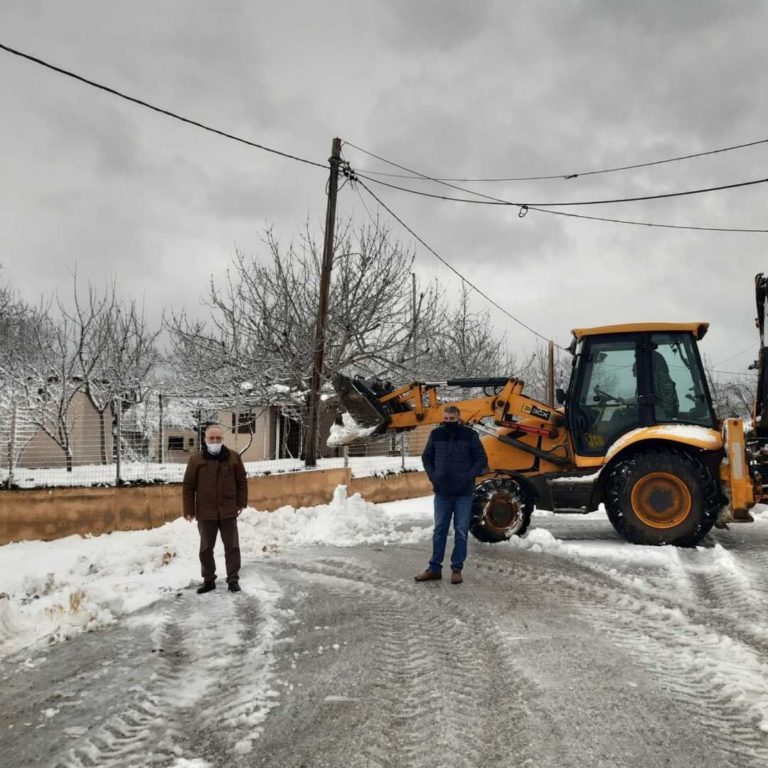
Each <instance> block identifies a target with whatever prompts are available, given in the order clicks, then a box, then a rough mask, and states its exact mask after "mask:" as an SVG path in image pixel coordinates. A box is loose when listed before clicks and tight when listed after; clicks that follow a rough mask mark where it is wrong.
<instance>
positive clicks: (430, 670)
mask: <svg viewBox="0 0 768 768" xmlns="http://www.w3.org/2000/svg"><path fill="white" fill-rule="evenodd" d="M425 503H426V504H427V505H428V503H429V502H428V500H427V501H426V502H424V501H422V502H401V503H399V506H398V504H393V505H386V507H387V509H388V510H389V511H390V512H391V514H390V517H389V521H388V524H387V525H388V527H386V531H385V535H383V536H382V537H380V540H377V538H376V536H375V535H373V533H372V529H366V530H364V531H363V530H362V529H361V530H360V531H358V533H357V534H356V536H357V539H359V540H358V541H356V540H355V539H354V537H352V539H351V540H348V541H346V542H345V543H346V544H347V546H333V545H331V544H329V543H323V535H322V533H319V532H317V531H316V532H315V543H305V542H302V543H301V544H300V545H299V544H297V541H296V540H295V537H293V534H291V533H290V531H289V527H290V526H288V525H287V524H282V525H283V527H282V528H281V529H280V530H281V533H280V534H279V535H276V534H275V533H274V530H272V531H271V533H269V535H268V532H267V531H266V530H264V529H258V528H254V530H253V535H254V537H256V538H258V536H261V537H262V538H264V539H268V538H270V536H271V538H272V543H271V544H270V545H269V546H268V547H267V551H266V552H263V551H262V552H259V553H258V555H257V556H255V557H253V558H251V559H250V560H249V561H248V563H247V565H246V567H245V568H244V572H243V587H244V590H245V591H244V592H243V593H242V594H240V595H231V594H228V593H227V592H225V591H224V590H221V589H219V590H217V591H216V592H214V593H212V594H210V595H205V596H198V595H196V594H195V593H194V591H193V589H191V588H188V587H184V588H174V589H166V591H165V592H164V596H163V597H162V598H161V599H160V600H158V601H157V602H155V603H154V604H151V605H148V606H146V607H143V608H140V609H139V610H135V611H132V612H129V613H126V614H125V615H122V616H121V617H119V618H118V620H117V621H113V622H112V623H109V624H108V625H107V626H105V627H103V628H99V629H98V630H96V631H93V632H87V633H83V634H76V635H75V634H73V635H72V639H70V640H68V641H62V640H61V639H60V634H56V633H51V634H50V635H49V637H50V639H51V643H50V644H46V643H45V642H42V643H41V642H40V641H38V642H36V643H35V644H34V645H31V646H30V645H27V647H25V648H23V649H20V650H16V651H15V652H13V653H10V654H9V655H6V656H5V657H4V658H3V659H2V660H0V680H1V681H2V690H3V696H2V698H0V765H2V766H3V768H22V767H23V768H26V767H27V766H51V768H54V767H55V768H64V767H65V766H66V767H67V768H70V767H74V766H103V767H104V768H118V766H145V765H147V766H148V765H158V766H173V767H174V768H212V767H214V766H280V767H281V768H283V767H284V766H285V767H286V768H287V767H295V768H298V767H299V766H307V767H309V766H318V767H319V766H334V767H336V766H338V767H339V768H341V767H342V766H343V767H346V766H414V767H415V768H419V767H420V766H425V767H426V766H434V765H443V766H451V767H453V766H523V765H529V766H537V767H538V766H553V767H554V766H611V767H616V766H644V767H646V766H673V767H674V766H680V767H682V766H690V765H697V766H700V767H704V766H733V768H735V767H736V766H740V767H751V766H768V620H766V618H765V610H764V606H765V604H766V597H768V519H766V518H765V517H761V518H760V519H758V521H757V522H756V523H755V524H753V525H743V526H740V527H734V528H733V529H732V530H731V531H726V532H716V533H715V534H714V535H712V536H710V537H708V538H707V540H706V541H705V546H703V547H700V548H698V549H695V550H678V549H673V548H661V549H654V548H646V547H633V546H631V545H627V544H625V543H624V542H622V541H620V540H618V539H617V538H616V535H615V534H614V532H613V529H612V528H611V527H610V525H609V524H608V522H607V521H606V520H605V519H604V518H602V517H601V516H599V515H591V516H588V517H583V518H582V517H577V516H562V517H551V516H550V517H547V516H537V517H535V518H534V525H535V528H534V529H533V530H532V531H531V533H530V534H529V536H528V538H527V539H526V540H524V541H516V542H514V543H511V544H505V545H480V544H478V543H476V542H473V543H472V544H471V546H470V557H469V560H468V563H467V568H466V571H465V574H466V581H465V583H464V584H463V585H460V586H452V585H451V584H449V583H448V581H447V580H445V581H443V582H436V583H429V584H415V583H414V582H413V575H414V574H415V573H416V572H417V571H419V570H421V569H422V568H423V566H424V563H425V559H426V554H427V550H428V539H427V537H428V535H429V523H428V507H427V508H425V506H424V505H425ZM339 509H341V507H340V508H339ZM339 509H337V510H336V512H337V519H338V517H340V516H343V512H339ZM348 513H349V515H350V520H351V519H352V517H353V516H354V519H355V520H357V521H358V524H359V519H360V517H361V515H360V510H358V509H356V508H355V507H354V505H351V506H350V507H349V509H348ZM308 514H310V513H308ZM275 520H276V519H275ZM271 524H272V525H276V522H275V521H273V522H272V523H271ZM306 524H307V521H306V519H305V520H304V523H303V525H304V527H306ZM160 530H162V529H160ZM176 530H178V531H182V532H183V530H184V529H182V528H178V529H176V528H169V532H170V533H169V535H176V534H174V533H173V531H176ZM398 532H399V533H398ZM181 535H182V534H179V536H181ZM184 535H186V534H184ZM127 536H135V534H127ZM292 537H293V538H292ZM244 538H246V539H247V535H246V536H245V537H244ZM327 538H328V539H329V540H335V539H336V538H338V534H335V533H332V534H329V536H328V537H327ZM134 540H135V539H134ZM89 541H91V542H98V541H99V540H98V539H94V540H89ZM192 541H193V538H190V539H184V540H183V542H181V544H183V546H184V547H188V546H189V544H190V542H192ZM254 541H255V539H254ZM175 545H176V546H180V542H179V541H176V544H175ZM14 546H17V545H14ZM18 546H27V545H18ZM47 546H49V545H47ZM168 546H170V544H168V543H166V548H167V547H168ZM254 549H255V547H254ZM2 554H3V553H2V552H0V564H2V563H3V561H2ZM11 554H13V553H11ZM190 562H191V561H187V566H189V563H190ZM77 567H78V568H79V567H80V566H79V565H78V566H77ZM142 570H144V568H142ZM62 574H63V571H62ZM192 575H194V574H192ZM59 578H61V579H63V575H61V576H56V577H55V578H54V579H53V581H55V580H56V579H59ZM49 581H51V579H49ZM25 583H27V584H28V581H27V582H25ZM132 583H133V582H132ZM166 587H167V585H166ZM132 588H133V589H134V590H136V589H137V588H136V587H135V586H133V587H132ZM84 591H85V592H87V591H88V590H87V588H86V589H85V590H84ZM41 599H44V598H41ZM83 599H84V600H85V599H86V598H85V597H84V598H83ZM0 604H2V602H1V601H0ZM19 611H20V612H19V613H18V615H16V616H15V619H14V621H17V622H18V621H21V620H23V619H24V618H25V616H24V614H23V611H22V609H21V608H20V609H19ZM9 616H10V614H9ZM6 618H7V617H6ZM11 618H14V617H13V616H11ZM28 619H29V616H27V620H28Z"/></svg>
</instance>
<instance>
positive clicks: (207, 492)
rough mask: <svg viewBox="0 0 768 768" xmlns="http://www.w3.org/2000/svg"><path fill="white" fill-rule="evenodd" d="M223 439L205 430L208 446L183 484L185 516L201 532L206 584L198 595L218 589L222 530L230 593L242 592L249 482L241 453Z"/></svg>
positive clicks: (191, 465) (212, 429) (217, 432)
mask: <svg viewBox="0 0 768 768" xmlns="http://www.w3.org/2000/svg"><path fill="white" fill-rule="evenodd" d="M223 439H224V433H223V432H222V430H221V427H219V426H217V425H216V424H212V425H211V426H209V427H208V428H207V429H206V430H205V443H204V444H203V446H202V449H201V451H200V453H197V454H195V455H194V456H192V458H190V460H189V463H188V464H187V471H186V472H185V473H184V482H183V484H182V495H183V499H184V517H185V518H186V519H187V520H190V521H192V520H195V519H197V529H198V531H200V565H201V566H202V572H203V583H202V585H201V586H200V587H198V590H197V591H198V594H202V593H204V592H210V591H211V590H212V589H216V562H215V560H214V559H213V548H214V546H215V544H216V536H217V534H218V532H219V531H221V541H222V542H223V544H224V559H225V561H226V566H227V584H228V585H229V591H230V592H239V591H240V584H239V577H240V542H239V539H238V536H237V517H238V515H239V514H240V513H241V512H242V511H243V509H244V508H245V507H246V506H247V504H248V483H247V481H246V476H245V467H244V466H243V461H242V459H241V458H240V454H239V453H238V452H237V451H230V450H229V449H228V448H227V447H226V446H225V445H223V443H222V441H223Z"/></svg>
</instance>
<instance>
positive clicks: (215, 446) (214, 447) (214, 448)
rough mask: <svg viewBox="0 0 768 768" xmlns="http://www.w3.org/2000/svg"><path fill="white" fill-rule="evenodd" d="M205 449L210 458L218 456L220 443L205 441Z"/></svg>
mask: <svg viewBox="0 0 768 768" xmlns="http://www.w3.org/2000/svg"><path fill="white" fill-rule="evenodd" d="M205 447H206V448H207V449H208V453H210V454H211V456H218V455H219V454H220V453H221V443H209V442H208V441H207V440H206V441H205Z"/></svg>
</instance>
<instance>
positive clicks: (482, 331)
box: [416, 284, 521, 380]
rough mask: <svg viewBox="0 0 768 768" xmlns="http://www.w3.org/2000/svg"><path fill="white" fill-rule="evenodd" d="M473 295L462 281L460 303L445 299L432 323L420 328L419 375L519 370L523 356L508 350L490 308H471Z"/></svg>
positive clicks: (497, 373)
mask: <svg viewBox="0 0 768 768" xmlns="http://www.w3.org/2000/svg"><path fill="white" fill-rule="evenodd" d="M470 295H471V294H470V288H469V287H468V286H466V285H464V284H463V285H462V289H461V293H460V294H459V298H458V302H457V304H456V305H455V306H453V307H451V306H450V305H449V304H448V303H447V302H446V301H445V300H443V301H442V302H441V306H440V311H439V312H437V313H435V315H434V316H433V322H432V324H431V326H429V327H427V328H425V329H420V335H419V340H420V344H421V345H423V347H424V349H423V351H422V353H421V356H420V359H419V360H418V361H417V364H416V371H417V377H418V378H420V379H438V380H442V379H457V378H472V377H481V376H494V377H496V376H512V375H515V374H517V372H518V371H519V368H520V363H519V359H520V357H521V356H520V355H519V354H517V353H511V352H510V351H509V349H508V347H507V343H506V339H505V337H504V334H503V333H499V332H498V331H497V330H496V329H495V328H494V326H493V324H492V322H491V318H490V315H489V313H488V311H487V310H482V311H473V310H472V308H471V307H470Z"/></svg>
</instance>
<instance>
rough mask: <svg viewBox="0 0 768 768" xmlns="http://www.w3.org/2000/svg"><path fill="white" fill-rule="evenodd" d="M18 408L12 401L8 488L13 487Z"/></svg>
mask: <svg viewBox="0 0 768 768" xmlns="http://www.w3.org/2000/svg"><path fill="white" fill-rule="evenodd" d="M18 407H19V406H18V405H17V404H16V401H14V403H13V408H12V409H11V434H10V435H9V437H8V483H7V485H8V488H12V487H13V470H14V465H15V463H16V424H17V410H18Z"/></svg>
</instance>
